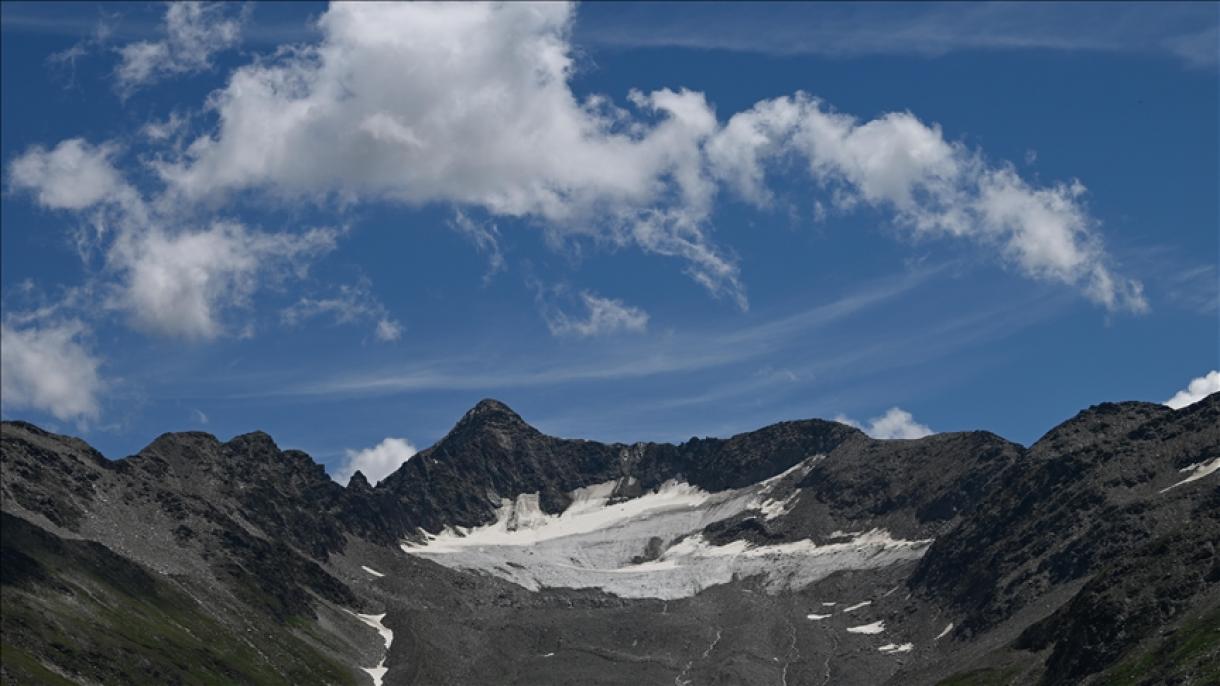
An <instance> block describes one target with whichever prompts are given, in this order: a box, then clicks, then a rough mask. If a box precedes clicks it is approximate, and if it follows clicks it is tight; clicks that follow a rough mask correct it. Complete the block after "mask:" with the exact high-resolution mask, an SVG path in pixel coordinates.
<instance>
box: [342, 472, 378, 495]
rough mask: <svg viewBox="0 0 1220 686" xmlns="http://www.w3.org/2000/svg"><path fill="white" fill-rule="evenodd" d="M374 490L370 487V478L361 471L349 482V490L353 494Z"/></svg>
mask: <svg viewBox="0 0 1220 686" xmlns="http://www.w3.org/2000/svg"><path fill="white" fill-rule="evenodd" d="M372 489H373V487H372V486H370V485H369V480H368V477H366V476H365V475H364V472H362V471H360V470H359V469H357V470H356V473H355V474H352V478H350V479H348V481H347V490H349V491H351V492H353V493H355V492H360V493H363V492H366V491H371V490H372Z"/></svg>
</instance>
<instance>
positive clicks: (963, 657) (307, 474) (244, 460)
mask: <svg viewBox="0 0 1220 686" xmlns="http://www.w3.org/2000/svg"><path fill="white" fill-rule="evenodd" d="M1218 405H1220V397H1217V396H1213V397H1211V398H1208V399H1206V400H1204V401H1202V402H1200V403H1197V404H1195V405H1192V406H1190V407H1188V408H1186V409H1183V410H1179V411H1173V410H1169V409H1168V408H1164V407H1162V406H1158V405H1149V404H1146V403H1119V404H1104V405H1099V406H1097V407H1094V408H1090V409H1089V410H1086V411H1084V412H1082V413H1080V414H1079V415H1077V416H1076V417H1074V418H1072V419H1071V420H1069V421H1067V422H1065V423H1063V424H1061V425H1060V426H1058V427H1056V428H1055V429H1053V430H1052V431H1050V432H1049V433H1048V434H1047V435H1046V436H1045V437H1043V438H1042V439H1041V440H1039V441H1038V442H1037V443H1036V444H1035V445H1034V446H1032V447H1031V448H1029V449H1026V448H1024V447H1022V446H1019V445H1016V444H1014V443H1010V442H1008V441H1005V440H1004V439H1002V438H1000V437H998V436H995V435H993V434H988V433H985V432H971V433H956V434H938V435H934V436H929V437H927V438H923V439H918V440H894V441H877V440H873V439H870V438H868V437H867V436H865V435H864V434H863V433H861V432H859V431H858V430H856V429H853V428H851V427H847V426H844V425H841V424H837V423H834V422H826V421H820V420H806V421H798V422H784V423H780V424H775V425H772V426H769V427H766V428H763V429H760V430H758V431H754V432H750V433H746V434H741V435H738V436H734V437H732V438H728V439H718V438H692V439H691V440H689V441H687V442H685V443H682V444H678V445H672V444H657V443H636V444H630V445H627V444H602V443H597V442H593V441H583V440H575V439H563V438H555V437H551V436H546V435H544V434H542V433H541V432H539V431H537V430H536V429H534V428H533V427H531V426H530V425H529V424H527V423H526V422H525V421H524V420H523V419H522V418H521V417H519V416H518V415H517V414H516V413H514V412H513V411H512V410H511V409H509V408H508V407H507V406H505V405H504V404H503V403H499V402H497V401H494V400H484V401H482V402H480V403H478V405H476V406H475V407H474V408H472V409H471V410H470V411H469V412H467V413H466V415H465V416H463V417H462V418H461V420H460V421H459V422H458V423H457V424H456V425H455V427H454V428H453V430H452V431H451V432H450V433H449V434H448V435H446V436H445V437H444V438H443V439H442V440H441V441H439V442H438V443H437V444H436V445H434V446H432V447H431V448H428V449H426V450H424V451H422V452H420V453H419V454H418V455H416V456H415V457H414V458H413V459H411V460H410V461H408V462H407V463H406V464H404V465H403V467H402V468H400V469H399V470H398V471H397V472H395V473H394V474H392V475H391V476H389V477H387V478H386V479H384V480H382V481H381V482H380V483H379V484H378V485H376V486H372V485H370V484H369V483H368V480H367V479H366V478H365V477H364V475H362V474H359V473H358V474H356V475H354V476H353V477H352V479H351V481H350V482H349V484H348V486H347V487H346V488H344V487H342V486H340V485H338V484H336V483H334V482H333V481H332V480H331V479H330V478H329V477H328V476H327V475H326V473H325V470H324V469H323V468H322V467H321V466H320V465H318V464H316V463H315V462H314V461H313V460H312V459H311V458H310V457H309V456H308V455H306V454H305V453H302V452H299V451H292V450H287V451H285V450H281V449H280V448H279V447H278V446H277V445H276V444H275V442H274V441H273V440H272V438H271V437H270V436H267V435H266V434H263V433H259V432H256V433H251V434H245V435H242V436H238V437H236V438H234V439H232V440H230V441H228V442H222V441H219V440H217V439H216V438H215V437H213V436H211V435H208V434H204V433H177V434H165V435H163V436H161V437H159V438H157V439H156V440H155V441H153V442H152V443H151V444H150V445H149V446H148V447H147V448H145V449H144V450H142V451H140V453H138V454H137V455H134V456H132V457H128V458H124V459H121V460H115V461H111V460H107V459H106V458H104V457H103V456H101V455H100V454H99V453H97V452H96V451H94V450H93V449H91V448H90V447H89V446H88V445H86V444H85V443H84V442H82V441H80V440H78V439H74V438H70V437H65V436H57V435H54V434H50V433H47V432H45V431H42V430H41V429H38V428H37V427H34V426H32V425H30V424H26V423H22V422H5V423H4V424H3V426H2V427H0V457H2V463H0V465H2V469H0V498H2V504H3V511H4V518H3V538H4V541H3V543H4V545H3V551H2V552H3V594H4V595H3V598H4V605H5V612H4V617H3V633H4V636H3V638H4V643H5V645H6V648H5V652H4V656H3V660H0V681H3V683H6V684H7V683H41V682H48V681H53V680H54V679H56V678H66V679H68V680H69V681H81V682H101V683H107V682H116V683H117V682H139V681H148V680H149V679H153V680H156V681H165V682H180V683H196V682H198V683H206V682H207V679H206V678H204V677H203V676H200V675H204V676H208V678H211V679H212V680H213V682H215V680H216V679H219V680H221V681H225V680H229V681H234V680H236V681H241V682H244V683H285V682H288V683H368V677H367V675H366V674H365V673H364V672H363V671H361V669H360V666H371V665H375V664H377V663H378V660H379V659H381V657H382V651H383V645H384V644H383V642H382V639H381V637H379V636H378V635H377V634H376V633H375V632H374V631H372V630H371V629H369V628H368V627H367V626H365V625H364V624H362V623H361V622H359V621H358V620H356V619H355V618H354V617H353V616H352V615H351V613H352V612H361V613H371V614H380V613H382V612H386V613H387V614H386V617H385V618H384V623H385V626H387V627H389V628H390V629H392V630H393V632H394V640H393V643H392V646H391V648H390V650H389V655H388V658H387V662H386V664H387V666H388V667H389V672H388V673H387V674H386V677H385V683H386V684H400V683H401V684H408V683H416V684H447V683H452V684H478V683H487V684H504V683H530V684H548V683H554V684H560V683H572V682H582V683H691V684H696V683H784V682H786V683H790V684H797V683H801V684H804V683H836V684H856V683H858V684H878V683H887V682H889V683H896V684H897V683H901V684H904V685H906V684H923V683H928V684H934V683H938V682H940V681H941V680H942V679H950V683H1037V682H1043V683H1047V684H1071V683H1117V682H1120V681H1126V682H1130V683H1160V682H1162V681H1173V682H1175V683H1209V682H1208V679H1213V681H1212V682H1215V681H1216V679H1220V675H1217V674H1216V670H1215V665H1216V664H1218V663H1220V660H1218V659H1216V658H1218V657H1220V649H1218V648H1217V646H1218V644H1220V640H1217V637H1216V634H1215V633H1214V625H1215V622H1216V621H1218V619H1217V618H1218V617H1220V612H1218V608H1220V591H1218V589H1220V571H1217V570H1218V569H1220V567H1217V559H1216V550H1215V546H1216V541H1217V540H1218V539H1217V536H1220V530H1218V529H1217V527H1218V526H1220V522H1218V520H1217V516H1218V514H1217V513H1218V512H1220V489H1218V488H1217V479H1218V477H1217V475H1211V476H1203V475H1204V474H1207V473H1208V472H1207V468H1208V465H1212V462H1211V461H1212V460H1216V459H1220V409H1218ZM1183 470H1185V471H1183ZM667 482H671V483H672V482H683V483H685V484H688V485H689V486H688V487H689V488H693V489H697V490H698V491H699V492H708V493H721V492H728V491H731V490H732V491H734V492H736V491H737V489H744V490H742V491H741V492H742V493H745V494H746V495H743V496H741V497H740V498H739V499H738V500H739V504H738V506H736V509H734V510H733V513H732V514H731V516H725V517H723V518H720V519H714V520H712V521H711V522H710V523H709V524H708V525H707V526H706V527H705V528H703V529H702V530H693V531H691V532H690V533H689V535H687V536H686V537H685V538H683V537H682V536H679V537H678V538H677V539H673V538H672V536H670V535H666V536H658V535H656V533H648V534H647V535H643V534H641V535H640V537H639V546H638V550H635V551H633V552H631V554H629V555H627V557H626V558H624V564H627V565H641V566H643V567H645V568H646V567H647V566H648V565H652V566H654V567H657V566H661V567H663V566H664V565H666V564H669V563H670V558H669V557H667V553H668V552H669V551H670V549H671V548H672V547H673V546H682V545H685V546H687V547H688V548H692V549H697V546H694V544H693V541H695V540H696V539H698V541H699V545H702V546H707V551H708V552H707V554H713V555H721V554H725V551H733V550H736V551H741V550H756V551H757V550H769V549H772V548H773V549H775V550H777V551H778V550H784V551H787V550H800V549H802V548H801V546H806V547H809V546H812V547H815V548H816V547H817V546H831V547H833V546H836V545H838V546H842V545H850V542H851V541H853V540H855V537H856V536H858V535H860V534H862V533H864V532H874V531H884V532H888V533H887V535H889V536H893V537H895V538H898V539H905V540H909V541H917V540H919V541H923V540H932V543H931V545H930V547H928V548H927V552H926V554H924V555H923V557H922V559H919V560H911V559H910V558H909V557H896V558H895V559H894V561H892V562H889V561H886V562H884V563H879V564H872V565H868V566H866V567H861V568H858V569H851V568H848V569H842V570H841V571H838V572H835V573H834V574H831V575H830V576H828V577H825V578H820V577H819V578H818V580H816V581H813V582H809V583H808V584H806V585H799V584H798V585H796V586H793V585H791V584H788V585H785V584H776V583H774V579H772V578H771V577H768V576H766V575H758V576H747V577H745V578H736V579H732V580H729V581H727V582H726V583H717V584H716V585H712V586H710V587H707V588H705V589H704V590H702V591H700V592H698V593H696V594H694V595H691V596H689V597H676V598H673V599H671V600H668V601H665V600H656V599H651V598H632V597H620V596H617V595H614V594H610V593H606V592H603V591H598V590H591V589H576V588H568V589H558V588H538V589H537V590H528V589H527V588H524V587H522V586H519V585H515V584H513V583H510V582H509V581H506V580H505V579H504V578H497V576H496V575H494V574H488V573H484V572H480V571H462V570H458V569H447V568H445V567H442V566H440V565H437V564H435V563H433V562H431V561H428V560H424V559H420V558H417V557H412V556H411V555H408V554H405V553H404V552H403V551H402V550H400V549H399V545H400V544H401V543H402V542H403V541H404V540H411V541H421V540H423V538H424V536H425V533H424V532H427V533H428V534H436V533H437V532H440V531H442V530H446V529H447V528H451V527H467V528H469V527H489V526H497V525H498V524H497V521H498V520H497V517H500V516H502V513H501V512H498V508H501V507H502V503H503V502H505V501H515V500H516V499H518V497H519V496H529V497H532V494H537V503H538V511H537V512H536V513H532V514H531V513H525V512H517V513H514V515H513V517H514V519H513V520H512V522H511V525H515V526H520V527H530V526H534V525H536V524H537V522H538V521H553V520H555V518H557V517H559V516H560V515H561V514H563V513H565V512H566V511H568V510H569V508H571V507H573V491H576V490H577V489H587V488H588V487H591V486H596V485H598V484H607V483H609V484H612V487H613V488H612V492H611V491H607V492H606V499H605V502H604V503H603V504H602V505H599V507H607V508H611V507H615V506H616V504H618V503H629V502H633V501H635V499H637V498H639V497H640V496H643V495H646V494H649V493H652V492H653V491H655V490H656V489H657V488H658V487H660V486H661V485H662V484H665V483H667ZM754 494H757V497H755V495H754ZM741 498H745V499H744V500H742V499H741ZM747 500H748V501H749V502H747ZM735 502H737V501H735ZM581 506H582V507H583V506H587V503H585V504H583V505H581ZM564 516H566V515H564ZM540 518H541V519H540ZM547 518H551V519H547ZM505 525H506V526H508V525H509V524H508V523H506V524H505ZM700 526H703V525H700ZM637 528H638V527H637ZM637 533H638V532H637ZM644 533H647V532H644ZM611 534H612V530H607V531H603V532H601V533H599V539H598V540H602V541H607V540H611V539H613V536H612V535H611ZM927 545H928V544H927V543H923V544H922V545H921V547H920V548H918V550H919V551H920V552H922V551H923V549H924V547H926V546H927ZM519 552H522V553H523V554H522V555H517V556H514V557H513V558H511V560H510V559H508V558H506V559H505V561H504V562H503V564H505V565H509V564H513V565H528V564H529V561H528V552H529V551H528V549H525V550H524V551H519ZM696 552H698V551H697V550H696ZM518 558H520V560H521V561H518ZM759 559H765V558H759ZM775 559H777V560H778V559H780V558H779V557H776V558H775ZM783 559H784V560H785V563H784V564H793V563H792V559H794V558H791V557H786V558H783ZM743 568H749V569H756V568H757V566H754V567H743ZM512 571H513V570H512V569H507V572H512ZM603 573H608V572H604V570H603ZM500 576H503V577H505V578H514V575H513V574H511V573H504V574H501V575H500ZM518 576H520V575H518ZM810 578H814V577H810ZM115 613H117V614H115ZM69 625H71V626H78V625H79V626H85V627H92V628H91V629H88V630H81V631H78V632H77V633H76V634H73V633H71V632H69V631H67V630H66V627H67V626H69ZM183 631H185V633H183ZM1209 632H1210V633H1209ZM150 636H152V637H153V638H151V639H150V638H149V637H150ZM153 646H169V647H172V648H173V650H172V651H170V652H173V653H174V654H175V655H177V654H187V655H190V656H191V657H189V658H187V659H185V660H182V659H177V658H174V657H172V656H170V655H169V654H168V653H166V652H164V651H163V650H162V649H161V648H154V647H153ZM167 650H168V648H167ZM183 651H185V652H183ZM192 675H195V676H192Z"/></svg>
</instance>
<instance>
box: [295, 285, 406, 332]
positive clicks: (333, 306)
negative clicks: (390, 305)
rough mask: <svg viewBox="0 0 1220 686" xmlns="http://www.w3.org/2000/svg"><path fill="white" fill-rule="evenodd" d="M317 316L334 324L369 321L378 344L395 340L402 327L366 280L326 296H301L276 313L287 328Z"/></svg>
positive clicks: (341, 287)
mask: <svg viewBox="0 0 1220 686" xmlns="http://www.w3.org/2000/svg"><path fill="white" fill-rule="evenodd" d="M317 317H326V318H329V319H330V320H331V321H332V322H334V323H335V324H352V323H356V322H368V321H371V322H373V323H374V327H373V335H374V336H375V337H376V338H377V340H379V341H384V342H390V341H397V340H398V339H400V338H401V337H402V325H401V324H399V323H398V322H397V321H396V320H394V318H393V317H391V316H390V314H389V311H388V310H387V309H386V307H385V305H383V304H382V303H381V301H380V300H378V299H377V298H376V297H375V296H374V295H373V293H372V290H371V284H370V282H369V281H368V280H361V281H359V282H357V283H354V284H343V285H341V286H339V288H338V289H337V291H336V292H335V293H334V294H333V295H331V296H329V297H322V298H310V297H303V298H301V299H300V300H298V301H297V302H295V303H293V304H292V305H290V306H289V307H287V308H285V309H284V310H283V311H281V312H280V318H281V319H282V320H283V322H284V323H285V324H287V325H289V326H295V325H298V324H301V323H303V322H305V321H307V320H309V319H314V318H317Z"/></svg>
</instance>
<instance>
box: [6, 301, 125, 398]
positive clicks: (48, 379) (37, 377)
mask: <svg viewBox="0 0 1220 686" xmlns="http://www.w3.org/2000/svg"><path fill="white" fill-rule="evenodd" d="M84 332H85V327H84V325H83V324H82V323H81V322H79V321H76V320H66V321H61V322H56V323H35V324H31V325H11V324H10V323H3V324H0V400H2V402H3V404H4V407H5V408H6V409H15V410H22V409H34V410H41V411H44V412H49V413H50V414H52V415H54V416H55V417H56V418H58V419H61V420H76V421H85V420H90V419H97V417H98V412H99V403H98V396H99V395H100V393H101V392H102V389H103V382H102V378H101V376H100V374H99V373H98V367H99V366H100V361H99V359H98V358H97V357H96V356H95V355H94V354H93V353H92V352H91V351H90V350H89V348H88V347H86V345H85V343H84V342H83V340H82V338H83V335H84Z"/></svg>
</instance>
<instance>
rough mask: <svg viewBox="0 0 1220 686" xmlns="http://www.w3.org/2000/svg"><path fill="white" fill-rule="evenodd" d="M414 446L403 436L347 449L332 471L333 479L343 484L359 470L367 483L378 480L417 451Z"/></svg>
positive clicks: (390, 472)
mask: <svg viewBox="0 0 1220 686" xmlns="http://www.w3.org/2000/svg"><path fill="white" fill-rule="evenodd" d="M417 452H419V451H417V450H416V449H415V446H413V445H411V444H410V443H408V442H407V440H406V439H405V438H387V439H385V440H384V441H382V442H381V443H378V444H377V445H375V446H373V447H372V448H365V449H364V450H348V451H347V452H346V457H345V459H344V460H343V464H342V465H340V466H339V468H338V469H337V470H335V473H334V476H333V478H334V480H335V481H338V482H339V483H341V484H343V485H345V486H346V485H347V482H348V481H349V480H350V479H351V478H352V476H353V475H354V474H355V473H356V472H357V471H360V472H362V473H363V474H364V476H365V478H366V479H368V480H369V483H371V484H376V483H377V482H378V481H381V480H382V479H384V478H386V477H387V476H389V475H390V474H393V473H394V470H396V469H398V468H399V467H401V466H402V465H403V463H405V462H406V461H407V460H409V459H411V457H412V456H413V455H415V453H417Z"/></svg>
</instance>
